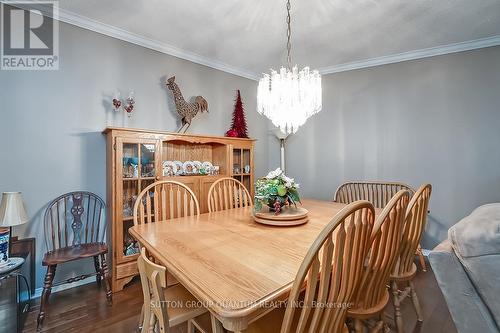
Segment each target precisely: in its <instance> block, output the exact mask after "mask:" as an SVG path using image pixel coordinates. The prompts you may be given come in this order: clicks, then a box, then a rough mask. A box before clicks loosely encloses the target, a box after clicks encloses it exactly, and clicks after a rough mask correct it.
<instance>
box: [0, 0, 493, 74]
mask: <svg viewBox="0 0 500 333" xmlns="http://www.w3.org/2000/svg"><path fill="white" fill-rule="evenodd" d="M0 2H1V3H6V4H9V2H11V1H9V0H0ZM34 2H36V1H34ZM10 4H11V5H13V6H17V7H20V8H24V9H26V7H29V6H27V5H25V4H23V5H20V4H16V3H15V2H11V3H10ZM42 13H43V14H44V15H47V16H50V13H48V12H43V11H42ZM58 20H59V21H61V22H65V23H68V24H71V25H74V26H77V27H80V28H83V29H86V30H90V31H93V32H96V33H99V34H102V35H106V36H109V37H112V38H116V39H119V40H123V41H125V42H129V43H132V44H135V45H139V46H142V47H145V48H148V49H151V50H154V51H158V52H161V53H164V54H168V55H171V56H174V57H176V58H180V59H184V60H188V61H191V62H194V63H197V64H200V65H204V66H207V67H210V68H214V69H217V70H220V71H223V72H226V73H230V74H233V75H237V76H241V77H244V78H247V79H250V80H256V81H257V80H259V73H255V72H252V71H249V70H245V69H243V68H239V67H236V66H232V65H228V64H226V63H224V62H221V61H219V60H216V59H211V58H208V57H205V56H202V55H200V54H197V53H194V52H190V51H187V50H184V49H181V48H178V47H176V46H173V45H170V44H167V43H163V42H160V41H157V40H153V39H150V38H147V37H144V36H141V35H138V34H135V33H132V32H129V31H127V30H124V29H121V28H117V27H115V26H112V25H109V24H106V23H102V22H99V21H96V20H94V19H91V18H88V17H86V16H82V15H79V14H76V13H73V12H71V11H68V10H65V9H63V8H60V7H59V18H58ZM498 45H500V35H496V36H492V37H486V38H481V39H475V40H470V41H465V42H460V43H454V44H448V45H441V46H435V47H430V48H426V49H420V50H413V51H408V52H403V53H398V54H391V55H386V56H381V57H376V58H370V59H364V60H359V61H353V62H348V63H343V64H338V65H333V66H327V67H322V68H319V69H318V70H319V72H320V73H321V74H322V75H326V74H333V73H340V72H346V71H352V70H357V69H362V68H369V67H376V66H382V65H388V64H394V63H398V62H403V61H409V60H417V59H423V58H429V57H434V56H439V55H445V54H450V53H457V52H463V51H470V50H475V49H481V48H485V47H491V46H498Z"/></svg>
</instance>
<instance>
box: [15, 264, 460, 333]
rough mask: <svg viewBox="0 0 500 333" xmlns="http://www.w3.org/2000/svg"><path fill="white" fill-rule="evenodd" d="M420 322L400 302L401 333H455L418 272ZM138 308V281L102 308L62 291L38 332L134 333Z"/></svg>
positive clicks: (86, 294)
mask: <svg viewBox="0 0 500 333" xmlns="http://www.w3.org/2000/svg"><path fill="white" fill-rule="evenodd" d="M428 267H429V266H428ZM414 283H415V288H416V290H417V293H418V296H419V300H420V304H421V306H422V313H423V317H424V322H423V323H421V324H420V325H419V324H417V319H416V315H415V311H414V310H413V307H412V304H411V300H410V299H408V300H407V301H406V302H404V303H403V306H402V312H403V318H404V324H405V332H408V333H410V332H413V333H454V332H457V330H456V329H455V325H454V324H453V321H452V320H451V317H450V314H449V312H448V308H447V306H446V303H445V301H444V298H443V295H442V294H441V290H440V289H439V286H438V285H437V282H436V280H435V278H434V274H433V273H432V271H430V270H429V271H428V272H427V273H423V272H420V271H419V272H418V274H417V276H416V278H415V281H414ZM39 302H40V300H39V299H37V300H36V304H35V305H34V306H33V307H32V310H31V312H30V314H29V316H28V319H27V322H26V325H25V329H24V331H23V332H25V333H28V332H29V333H31V332H36V316H37V315H38V310H39ZM141 305H142V291H141V286H140V283H139V280H137V281H134V282H132V283H131V285H130V286H129V287H127V288H126V289H125V290H124V291H121V292H118V293H116V294H114V295H113V306H108V305H106V295H105V292H104V289H102V290H100V289H99V288H98V287H97V285H96V284H88V285H85V286H82V287H78V288H73V289H69V290H65V291H62V292H59V293H56V294H53V295H52V296H51V299H50V305H49V309H48V314H47V317H46V318H45V322H44V324H43V327H42V329H41V330H40V331H39V332H57V333H59V332H73V333H80V332H82V333H87V332H92V333H104V332H117V333H121V332H124V333H129V332H137V329H136V327H137V322H138V318H139V313H140V311H141ZM392 316H393V311H392V305H391V304H389V305H388V307H387V309H386V314H385V317H386V322H388V323H389V324H390V326H391V329H392V331H394V326H393V324H392V320H391V319H390V318H392ZM184 332H186V327H185V326H181V325H180V326H179V327H177V328H176V330H175V333H184Z"/></svg>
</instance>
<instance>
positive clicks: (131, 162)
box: [116, 138, 158, 262]
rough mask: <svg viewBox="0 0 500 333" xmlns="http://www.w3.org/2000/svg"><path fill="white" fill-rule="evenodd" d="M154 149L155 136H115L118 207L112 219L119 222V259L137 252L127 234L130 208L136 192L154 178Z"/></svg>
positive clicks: (125, 258) (132, 240)
mask: <svg viewBox="0 0 500 333" xmlns="http://www.w3.org/2000/svg"><path fill="white" fill-rule="evenodd" d="M157 151H158V144H157V142H156V141H155V140H137V141H133V140H131V139H126V141H125V139H121V138H117V144H116V154H117V163H118V170H117V171H118V172H117V178H118V179H117V180H116V186H117V199H118V202H117V203H118V204H120V203H121V205H122V207H121V209H118V213H117V220H118V221H116V222H117V223H119V224H121V226H122V227H121V228H119V227H118V226H119V225H117V229H118V230H119V231H118V233H119V234H118V236H119V237H118V238H120V239H121V243H122V244H123V248H122V251H121V254H122V256H121V258H119V259H121V260H119V261H121V262H125V261H129V260H132V259H135V257H136V254H137V253H138V252H139V246H138V244H137V242H136V241H135V240H134V239H133V238H132V237H131V236H130V235H129V234H128V229H129V228H130V227H132V226H133V225H134V222H133V219H134V218H133V215H134V212H133V209H134V204H135V201H136V200H137V197H138V195H139V193H141V191H142V190H143V189H144V188H145V187H146V186H148V185H149V184H151V183H153V182H154V181H155V179H156V176H157V175H156V170H157Z"/></svg>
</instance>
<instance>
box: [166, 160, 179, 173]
mask: <svg viewBox="0 0 500 333" xmlns="http://www.w3.org/2000/svg"><path fill="white" fill-rule="evenodd" d="M178 170H179V167H178V166H177V164H175V163H174V162H172V161H163V175H164V176H173V175H176V174H177V172H178Z"/></svg>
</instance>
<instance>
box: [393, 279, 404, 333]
mask: <svg viewBox="0 0 500 333" xmlns="http://www.w3.org/2000/svg"><path fill="white" fill-rule="evenodd" d="M391 289H392V303H393V305H394V320H395V322H396V328H397V331H398V333H403V317H402V316H401V308H400V301H399V291H398V284H397V283H396V281H392V283H391Z"/></svg>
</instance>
